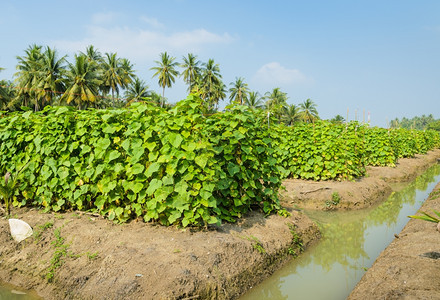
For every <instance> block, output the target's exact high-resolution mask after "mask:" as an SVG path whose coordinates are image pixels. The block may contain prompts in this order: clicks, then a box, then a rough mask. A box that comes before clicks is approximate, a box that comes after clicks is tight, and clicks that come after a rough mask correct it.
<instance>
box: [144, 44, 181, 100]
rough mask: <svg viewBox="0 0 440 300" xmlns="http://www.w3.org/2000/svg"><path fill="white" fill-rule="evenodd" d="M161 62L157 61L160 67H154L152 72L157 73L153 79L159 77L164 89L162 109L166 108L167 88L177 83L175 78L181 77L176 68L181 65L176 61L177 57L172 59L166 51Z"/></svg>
mask: <svg viewBox="0 0 440 300" xmlns="http://www.w3.org/2000/svg"><path fill="white" fill-rule="evenodd" d="M160 58H161V60H160V61H157V60H156V61H155V63H156V64H157V65H158V66H157V67H153V68H151V69H150V70H154V71H156V73H154V75H153V77H156V76H157V77H158V79H159V81H158V83H159V86H161V87H162V89H163V91H162V98H163V100H162V104H161V107H163V106H164V102H165V87H171V86H172V84H173V83H174V82H175V76H177V75H179V72H178V71H177V70H176V67H177V66H178V65H179V64H178V63H177V62H175V61H174V60H175V59H176V58H175V57H170V56H169V55H168V53H167V52H166V51H165V52H164V53H161V54H160Z"/></svg>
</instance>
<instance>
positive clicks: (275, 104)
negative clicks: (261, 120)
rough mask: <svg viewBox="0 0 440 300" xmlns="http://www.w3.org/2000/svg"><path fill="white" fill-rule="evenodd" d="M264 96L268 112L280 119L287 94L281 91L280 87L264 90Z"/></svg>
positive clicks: (285, 105) (285, 104)
mask: <svg viewBox="0 0 440 300" xmlns="http://www.w3.org/2000/svg"><path fill="white" fill-rule="evenodd" d="M264 98H265V99H266V109H267V110H268V112H269V113H271V114H273V115H274V116H275V117H276V118H278V120H279V121H281V116H282V114H283V112H284V110H285V109H286V107H287V99H288V97H287V94H286V93H284V92H282V91H281V90H280V88H274V89H273V90H272V91H271V92H266V94H265V95H264Z"/></svg>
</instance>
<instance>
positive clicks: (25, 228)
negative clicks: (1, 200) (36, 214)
mask: <svg viewBox="0 0 440 300" xmlns="http://www.w3.org/2000/svg"><path fill="white" fill-rule="evenodd" d="M9 227H10V228H11V235H12V237H13V238H14V240H15V241H16V242H18V243H20V242H21V241H22V240H24V239H27V238H28V237H30V236H31V235H32V234H33V231H32V228H31V226H29V224H28V223H26V222H25V221H22V220H19V219H9Z"/></svg>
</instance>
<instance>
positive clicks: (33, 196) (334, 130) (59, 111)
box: [0, 96, 440, 226]
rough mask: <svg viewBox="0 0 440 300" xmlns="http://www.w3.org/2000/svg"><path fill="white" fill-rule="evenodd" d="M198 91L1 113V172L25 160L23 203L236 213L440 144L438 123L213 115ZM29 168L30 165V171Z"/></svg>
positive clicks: (195, 214)
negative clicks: (296, 188) (413, 125)
mask: <svg viewBox="0 0 440 300" xmlns="http://www.w3.org/2000/svg"><path fill="white" fill-rule="evenodd" d="M200 107H202V100H200V99H198V98H197V97H194V96H189V97H188V98H187V99H186V100H184V101H181V102H179V103H178V104H177V105H176V106H175V107H174V108H173V109H171V110H168V111H167V110H165V109H161V108H158V107H156V106H149V105H145V104H140V103H136V104H134V105H132V106H131V107H130V108H128V109H120V110H88V111H77V110H74V109H72V108H69V107H53V108H52V107H47V108H45V109H44V110H43V111H41V112H38V113H33V112H30V111H28V112H25V113H12V114H6V115H3V116H1V117H0V142H1V144H0V172H1V173H0V174H5V173H6V172H7V171H11V172H12V173H13V174H14V172H17V170H20V169H23V171H22V172H21V173H19V174H18V177H17V178H18V180H19V183H20V184H19V187H18V189H17V190H16V192H15V196H14V202H13V204H14V205H15V206H25V205H34V206H40V207H44V208H46V209H47V210H54V211H60V210H66V209H80V210H89V209H90V210H98V211H99V212H100V213H101V214H102V215H105V216H107V217H108V218H109V219H111V220H118V221H120V222H123V221H126V220H128V219H130V218H133V217H143V218H144V220H145V221H150V220H155V221H159V222H160V223H161V224H165V225H169V224H181V225H183V226H188V225H202V224H213V223H219V222H221V221H222V220H226V221H234V220H235V219H236V218H237V217H241V215H242V214H244V213H246V212H247V211H248V210H249V209H250V208H251V207H260V208H261V209H262V210H263V211H264V212H265V213H266V214H269V213H271V212H274V211H277V210H278V209H279V208H280V207H279V200H278V195H277V193H278V189H279V188H280V186H281V182H282V179H284V178H286V177H294V178H304V179H315V180H319V179H321V180H325V179H352V178H356V177H359V176H362V175H364V174H365V166H366V165H368V164H371V165H393V164H395V162H396V160H397V159H398V158H399V157H410V156H413V155H414V154H416V153H424V152H426V151H428V150H429V149H432V148H434V147H437V146H439V142H440V139H439V135H438V133H435V132H420V131H408V130H400V129H399V130H392V131H388V130H385V129H380V128H368V127H367V126H361V125H359V124H357V123H350V124H348V125H345V124H340V125H334V124H330V123H327V122H319V123H316V124H309V125H307V124H298V125H295V126H294V127H285V126H283V125H274V124H270V128H269V130H268V125H267V123H268V122H267V119H266V118H265V115H264V114H263V113H261V112H256V111H254V110H251V109H249V108H246V107H244V106H235V107H231V108H230V109H229V110H227V111H226V112H224V113H219V114H214V115H211V116H207V117H205V116H203V115H202V113H201V111H200ZM23 167H24V168H23Z"/></svg>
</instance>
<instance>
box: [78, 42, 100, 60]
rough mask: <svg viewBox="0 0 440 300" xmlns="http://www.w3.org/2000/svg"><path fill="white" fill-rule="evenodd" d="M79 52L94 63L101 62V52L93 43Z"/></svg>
mask: <svg viewBox="0 0 440 300" xmlns="http://www.w3.org/2000/svg"><path fill="white" fill-rule="evenodd" d="M81 54H83V55H84V56H86V57H87V59H88V60H89V61H94V62H96V63H101V62H102V61H103V58H102V55H101V52H99V51H98V49H96V48H95V47H94V46H93V45H90V46H88V47H87V48H86V52H85V53H84V52H81Z"/></svg>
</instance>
